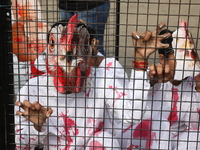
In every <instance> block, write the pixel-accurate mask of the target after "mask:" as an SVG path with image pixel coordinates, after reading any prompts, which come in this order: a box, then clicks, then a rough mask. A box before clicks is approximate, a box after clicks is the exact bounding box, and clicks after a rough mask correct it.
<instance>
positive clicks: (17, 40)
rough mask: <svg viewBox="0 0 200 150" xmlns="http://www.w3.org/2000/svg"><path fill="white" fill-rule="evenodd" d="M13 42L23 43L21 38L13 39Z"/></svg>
mask: <svg viewBox="0 0 200 150" xmlns="http://www.w3.org/2000/svg"><path fill="white" fill-rule="evenodd" d="M13 41H14V42H23V39H22V38H19V37H16V38H14V39H13Z"/></svg>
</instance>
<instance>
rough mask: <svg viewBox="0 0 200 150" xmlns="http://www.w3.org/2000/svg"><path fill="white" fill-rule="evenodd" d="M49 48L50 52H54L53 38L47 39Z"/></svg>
mask: <svg viewBox="0 0 200 150" xmlns="http://www.w3.org/2000/svg"><path fill="white" fill-rule="evenodd" d="M49 48H50V51H51V52H54V50H55V40H54V37H53V36H50V38H49Z"/></svg>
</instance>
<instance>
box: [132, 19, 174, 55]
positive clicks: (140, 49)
mask: <svg viewBox="0 0 200 150" xmlns="http://www.w3.org/2000/svg"><path fill="white" fill-rule="evenodd" d="M164 27H165V23H163V22H161V23H160V24H159V25H158V27H157V28H156V30H155V31H153V32H151V31H149V30H147V31H145V32H143V33H142V34H139V33H138V32H137V31H133V32H132V42H133V46H134V47H135V53H136V57H141V58H148V57H149V56H150V55H151V54H152V53H153V52H155V51H156V50H157V49H158V48H168V47H169V44H163V43H161V41H162V40H163V39H167V38H168V37H170V36H171V34H170V33H165V34H163V35H159V33H160V31H161V30H162V29H163V28H164Z"/></svg>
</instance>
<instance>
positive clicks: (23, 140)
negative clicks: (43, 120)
mask: <svg viewBox="0 0 200 150" xmlns="http://www.w3.org/2000/svg"><path fill="white" fill-rule="evenodd" d="M29 88H31V87H29ZM29 92H33V91H31V89H29ZM27 94H28V86H24V87H22V89H21V90H20V92H19V94H18V97H17V101H20V102H23V101H24V100H27V99H30V101H31V102H33V101H34V99H32V98H31V97H29V96H27ZM31 99H32V100H31ZM16 111H23V110H22V108H19V107H18V106H15V112H16ZM46 135H47V128H46V126H45V125H43V127H42V131H41V132H38V131H37V130H36V129H35V128H34V125H33V123H32V122H30V121H28V120H27V119H26V118H24V117H23V116H18V115H15V143H16V147H17V148H18V149H31V150H32V149H33V150H34V147H35V146H37V145H38V144H39V143H42V142H43V140H44V138H45V137H46Z"/></svg>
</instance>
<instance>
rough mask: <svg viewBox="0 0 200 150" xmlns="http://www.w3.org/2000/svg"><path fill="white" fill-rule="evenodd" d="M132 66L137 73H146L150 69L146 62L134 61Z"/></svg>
mask: <svg viewBox="0 0 200 150" xmlns="http://www.w3.org/2000/svg"><path fill="white" fill-rule="evenodd" d="M132 66H133V68H134V69H135V70H137V71H146V70H147V68H148V62H144V61H134V60H133V61H132Z"/></svg>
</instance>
